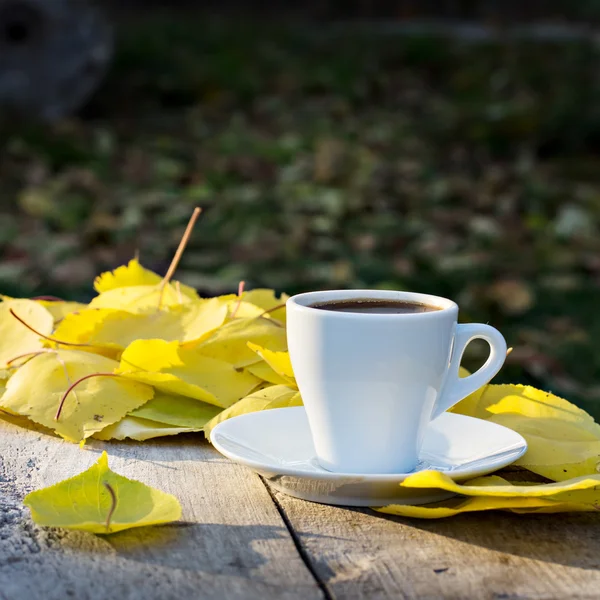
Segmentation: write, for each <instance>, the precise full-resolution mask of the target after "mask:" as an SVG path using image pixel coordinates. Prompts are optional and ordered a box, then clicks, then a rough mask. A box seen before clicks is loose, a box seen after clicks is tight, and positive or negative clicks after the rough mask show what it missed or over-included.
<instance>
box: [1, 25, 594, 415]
mask: <svg viewBox="0 0 600 600" xmlns="http://www.w3.org/2000/svg"><path fill="white" fill-rule="evenodd" d="M598 58H599V50H598V47H597V44H596V43H595V42H594V41H593V39H591V38H590V39H589V40H583V39H580V40H568V39H566V40H561V41H556V42H549V41H536V42H533V41H525V40H519V39H514V38H511V39H505V40H502V41H487V42H485V41H483V42H482V41H480V42H477V43H474V42H469V41H460V40H456V39H450V38H447V37H443V36H433V35H425V34H418V35H396V34H394V33H386V34H382V33H381V32H380V31H374V30H370V29H368V28H360V27H358V28H356V27H355V28H343V27H333V26H332V27H299V26H298V27H294V26H292V25H280V24H279V25H277V24H271V25H269V24H266V23H263V24H259V23H252V24H248V23H246V24H242V23H236V22H233V21H231V20H230V21H216V22H210V23H208V22H206V21H204V20H198V19H190V18H185V17H181V18H177V17H172V18H168V19H167V18H164V17H160V18H155V19H153V18H148V19H145V20H144V21H140V20H139V19H136V20H132V21H127V20H125V21H124V22H122V23H121V24H120V26H119V29H118V32H117V51H116V56H115V60H114V63H113V66H112V69H111V71H110V73H109V75H108V77H107V79H106V81H105V83H104V85H103V87H102V88H101V89H100V91H99V92H98V93H97V94H96V95H95V97H94V98H93V99H92V101H91V103H90V104H89V105H88V106H87V107H86V108H85V109H84V110H83V111H82V113H81V114H79V115H78V116H76V117H73V118H71V119H68V120H65V121H62V122H59V123H56V124H54V125H48V126H39V125H34V124H22V123H21V124H20V125H18V126H16V125H14V124H11V123H10V122H6V121H5V122H3V123H2V125H1V128H0V133H1V137H0V211H1V218H0V248H1V252H2V261H1V263H0V290H2V292H4V293H6V294H10V295H18V296H33V295H38V294H54V295H57V296H59V297H62V298H69V299H83V300H85V299H88V298H90V297H91V295H92V280H93V278H94V276H95V275H96V274H98V273H99V272H101V271H103V270H106V269H112V268H114V267H116V266H118V265H119V264H122V263H124V262H126V261H128V260H129V259H130V258H131V257H133V256H134V255H135V253H136V252H139V256H140V259H141V261H142V263H143V264H145V265H146V266H148V267H150V268H153V269H155V270H157V271H159V272H164V271H165V270H166V267H167V265H168V263H169V261H170V258H171V256H172V253H173V251H174V249H175V247H176V245H177V243H178V241H179V238H180V236H181V234H182V232H183V229H184V227H185V224H186V222H187V219H188V218H189V216H190V214H191V211H192V208H193V207H194V206H196V205H200V206H202V207H203V208H204V209H205V212H204V214H203V216H202V217H201V219H200V221H199V223H198V225H197V227H196V230H195V233H194V236H193V238H192V241H191V243H190V245H189V247H188V249H187V251H186V253H185V255H184V258H183V261H182V264H181V267H180V270H179V272H178V278H180V279H182V280H183V281H185V282H186V283H188V284H190V285H193V286H196V287H198V288H199V289H200V290H201V291H202V293H203V294H206V295H211V294H218V293H223V292H225V291H232V290H234V289H236V288H237V284H238V282H239V281H240V280H242V279H243V280H245V281H246V283H247V286H248V287H257V286H267V287H273V288H276V289H277V290H280V291H286V292H288V293H294V292H298V291H301V290H309V289H319V288H337V287H370V288H386V289H387V288H390V289H408V290H416V291H424V292H429V293H434V294H440V295H444V296H448V297H450V298H453V299H455V300H456V301H457V302H458V303H459V304H460V306H461V318H462V319H463V320H465V321H481V322H489V323H491V324H492V325H494V326H496V327H498V328H499V329H501V330H502V331H503V332H504V334H505V336H506V337H507V340H508V343H509V345H510V346H513V347H514V351H513V353H512V354H511V355H510V357H509V359H508V363H507V366H506V367H505V368H504V370H503V372H502V373H501V375H500V376H499V378H498V381H511V382H523V383H531V384H534V385H536V386H538V387H543V388H545V389H549V390H552V391H553V392H555V393H558V394H561V395H563V396H565V397H567V398H569V399H571V400H573V401H575V402H577V403H578V404H579V405H581V406H583V407H585V408H586V409H587V410H590V411H591V412H592V413H593V414H594V415H595V416H596V417H598V416H600V377H599V375H600V343H599V342H598V337H597V336H600V319H599V318H597V311H596V309H597V308H599V307H600V293H599V291H600V290H599V287H600V240H599V228H600V156H599V150H600V102H599V99H600V83H599V81H600V69H599V68H598V67H599V64H600V62H599V60H598ZM485 353H486V348H485V347H482V346H479V345H477V344H474V345H472V347H471V348H470V351H469V354H468V356H467V359H466V364H467V366H469V367H471V368H474V367H475V366H477V364H478V363H480V362H481V361H482V360H483V358H484V356H485Z"/></svg>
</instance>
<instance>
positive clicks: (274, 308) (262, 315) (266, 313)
mask: <svg viewBox="0 0 600 600" xmlns="http://www.w3.org/2000/svg"><path fill="white" fill-rule="evenodd" d="M285 306H286V305H285V302H284V303H283V304H278V305H277V306H274V307H273V308H269V309H268V310H265V311H263V312H261V313H260V315H258V316H259V317H264V316H265V315H268V314H270V313H272V312H275V311H276V310H279V309H280V308H285Z"/></svg>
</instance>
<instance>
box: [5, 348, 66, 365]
mask: <svg viewBox="0 0 600 600" xmlns="http://www.w3.org/2000/svg"><path fill="white" fill-rule="evenodd" d="M48 352H56V350H52V349H51V348H47V349H46V350H37V351H36V352H25V354H19V356H15V357H14V358H11V359H10V360H7V361H6V366H7V367H10V365H12V363H14V362H15V361H17V360H19V359H20V358H27V357H30V358H35V357H36V356H39V355H40V354H47V353H48ZM21 366H22V365H21ZM13 368H14V367H13Z"/></svg>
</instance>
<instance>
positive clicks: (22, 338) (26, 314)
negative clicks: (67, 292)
mask: <svg viewBox="0 0 600 600" xmlns="http://www.w3.org/2000/svg"><path fill="white" fill-rule="evenodd" d="M11 309H12V310H13V311H14V312H15V314H16V315H18V316H19V317H20V318H21V319H23V321H25V322H26V323H27V324H28V325H30V326H31V327H33V328H34V329H36V330H37V331H39V332H40V333H43V334H44V335H50V334H51V333H52V329H53V328H54V319H53V318H52V315H51V314H50V313H49V312H48V311H47V310H46V309H45V308H44V307H43V306H41V305H40V304H38V303H37V302H35V301H33V300H5V301H4V302H2V303H1V304H0V368H5V367H6V366H7V362H8V361H10V360H11V359H13V358H16V357H17V356H21V355H22V354H27V353H29V352H36V351H37V350H41V349H42V348H43V341H42V340H41V339H40V336H39V335H37V334H35V333H33V331H30V330H29V329H27V327H25V325H23V323H21V322H19V321H18V320H17V319H16V318H15V317H14V316H13V315H12V314H11V313H10V311H11Z"/></svg>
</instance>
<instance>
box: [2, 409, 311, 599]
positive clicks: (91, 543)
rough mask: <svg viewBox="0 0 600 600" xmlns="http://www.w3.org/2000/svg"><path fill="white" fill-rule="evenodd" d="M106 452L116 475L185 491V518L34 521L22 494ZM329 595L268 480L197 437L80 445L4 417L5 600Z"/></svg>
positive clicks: (182, 495)
mask: <svg viewBox="0 0 600 600" xmlns="http://www.w3.org/2000/svg"><path fill="white" fill-rule="evenodd" d="M102 449H106V450H107V451H108V453H109V455H110V464H111V468H113V469H114V470H115V471H117V472H119V473H121V474H123V475H126V476H128V477H132V478H135V479H139V480H141V481H143V482H145V483H147V484H149V485H152V486H155V487H157V488H159V489H162V490H164V491H166V492H170V493H172V494H175V495H176V496H177V497H178V498H179V500H180V501H181V504H182V507H183V520H184V523H182V524H178V525H173V526H166V527H160V528H159V527H155V528H145V529H138V530H131V531H129V532H123V533H119V534H115V535H112V536H108V537H96V536H93V535H91V534H85V533H80V532H68V531H64V530H52V529H50V530H45V529H41V528H39V527H37V526H35V525H34V524H33V523H32V522H31V520H30V519H29V514H28V511H27V510H26V509H24V508H23V506H22V503H21V501H22V498H23V496H24V495H25V494H26V493H27V492H29V491H30V490H33V489H37V488H40V487H42V486H45V485H49V484H52V483H55V482H57V481H59V480H61V479H64V478H65V477H69V476H72V475H75V474H77V473H78V472H80V471H82V470H84V469H86V468H87V467H89V466H90V465H91V464H92V463H93V462H95V461H96V460H97V459H98V456H99V453H100V451H101V450H102ZM321 596H322V594H321V592H320V590H319V588H318V586H317V584H316V583H315V580H314V578H313V576H312V575H311V573H310V571H309V570H308V569H307V568H306V566H305V564H304V563H303V561H302V558H301V557H300V555H299V554H298V552H297V550H296V547H295V546H294V542H293V540H292V538H291V536H290V534H289V532H288V530H287V528H286V526H285V524H284V522H283V521H282V519H281V517H280V515H279V513H278V512H277V508H276V507H275V505H274V504H273V501H272V499H271V497H270V496H269V493H268V491H267V490H266V489H265V487H264V485H263V484H262V482H261V481H260V479H259V478H258V477H257V476H256V475H254V474H252V473H251V472H249V471H247V470H246V469H243V468H241V467H238V466H237V465H235V464H234V463H232V462H230V461H228V460H226V459H225V458H223V457H221V456H220V455H219V454H218V453H217V452H216V451H214V450H213V449H212V448H211V447H210V446H209V445H208V444H206V443H205V442H202V441H200V440H199V438H198V437H197V436H196V437H191V436H190V437H188V438H187V439H184V438H182V437H178V438H170V439H165V440H162V441H159V442H156V443H144V444H138V443H110V444H104V443H100V442H92V444H90V447H89V448H86V449H84V450H80V449H79V447H78V446H76V445H73V444H68V443H66V442H62V441H61V440H59V439H57V438H54V437H51V436H48V435H46V434H43V433H36V432H32V431H27V430H23V429H20V428H17V427H15V426H14V425H11V424H8V423H6V422H4V421H2V420H0V599H2V600H21V599H23V600H37V599H40V600H42V599H43V600H53V599H57V600H58V599H60V600H64V599H69V598H77V599H78V600H88V599H89V600H96V599H98V600H100V599H102V600H104V599H106V598H115V599H119V600H125V599H132V600H134V599H137V598H140V599H144V600H153V599H160V600H168V599H171V598H173V599H177V600H181V599H182V598H219V599H222V598H227V599H229V598H243V599H244V600H245V599H252V598H257V599H258V598H260V599H263V598H271V597H277V598H288V599H290V600H292V599H300V598H301V599H302V600H304V599H306V598H320V597H321Z"/></svg>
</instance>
